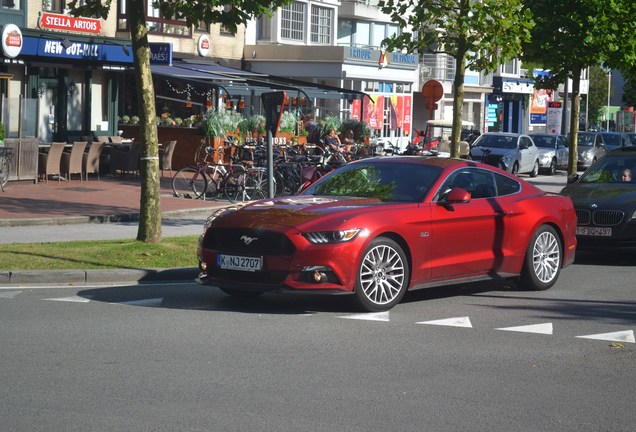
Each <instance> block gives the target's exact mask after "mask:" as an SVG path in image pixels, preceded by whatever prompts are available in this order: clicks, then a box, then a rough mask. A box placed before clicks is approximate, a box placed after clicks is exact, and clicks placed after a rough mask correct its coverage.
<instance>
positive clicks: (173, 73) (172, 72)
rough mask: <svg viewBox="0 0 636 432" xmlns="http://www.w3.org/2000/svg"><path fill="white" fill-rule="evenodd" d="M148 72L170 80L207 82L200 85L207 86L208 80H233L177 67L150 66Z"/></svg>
mask: <svg viewBox="0 0 636 432" xmlns="http://www.w3.org/2000/svg"><path fill="white" fill-rule="evenodd" d="M150 71H151V72H152V73H153V74H154V75H162V76H166V77H170V78H179V79H187V80H202V81H207V82H203V83H201V84H205V85H209V84H210V82H209V81H210V80H218V81H227V80H231V79H233V78H228V77H226V76H224V75H216V74H212V73H208V72H199V71H196V70H193V69H187V68H182V67H178V66H167V65H156V64H153V65H150Z"/></svg>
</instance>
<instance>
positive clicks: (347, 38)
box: [338, 20, 353, 46]
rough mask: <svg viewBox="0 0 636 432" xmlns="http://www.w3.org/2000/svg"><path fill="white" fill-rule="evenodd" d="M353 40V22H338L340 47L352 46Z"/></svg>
mask: <svg viewBox="0 0 636 432" xmlns="http://www.w3.org/2000/svg"><path fill="white" fill-rule="evenodd" d="M352 38H353V21H351V20H340V21H338V45H340V46H350V45H351V42H352Z"/></svg>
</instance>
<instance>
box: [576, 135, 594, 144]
mask: <svg viewBox="0 0 636 432" xmlns="http://www.w3.org/2000/svg"><path fill="white" fill-rule="evenodd" d="M577 142H578V145H580V146H586V147H590V146H592V145H594V135H592V134H586V133H579V137H578V140H577Z"/></svg>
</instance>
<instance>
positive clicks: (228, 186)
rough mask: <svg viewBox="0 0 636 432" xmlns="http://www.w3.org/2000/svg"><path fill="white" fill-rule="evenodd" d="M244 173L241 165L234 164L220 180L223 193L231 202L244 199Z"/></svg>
mask: <svg viewBox="0 0 636 432" xmlns="http://www.w3.org/2000/svg"><path fill="white" fill-rule="evenodd" d="M245 174H246V172H245V169H244V168H243V167H237V166H234V167H232V169H231V170H230V171H228V173H227V175H226V176H225V177H224V178H223V181H222V182H221V184H222V185H223V193H224V195H225V197H226V198H227V199H228V200H229V201H230V202H231V203H235V202H237V201H245V177H246V175H245Z"/></svg>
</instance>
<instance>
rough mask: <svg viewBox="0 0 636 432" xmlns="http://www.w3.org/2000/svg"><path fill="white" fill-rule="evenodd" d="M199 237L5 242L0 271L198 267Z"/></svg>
mask: <svg viewBox="0 0 636 432" xmlns="http://www.w3.org/2000/svg"><path fill="white" fill-rule="evenodd" d="M198 238H199V236H197V235H191V236H183V237H167V238H164V239H162V240H161V241H160V242H159V243H145V242H140V241H136V240H134V239H130V240H104V241H73V242H54V243H28V244H17V243H13V244H5V245H2V247H0V270H88V269H115V268H117V269H149V268H180V267H196V266H197V265H198V262H197V240H198Z"/></svg>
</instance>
